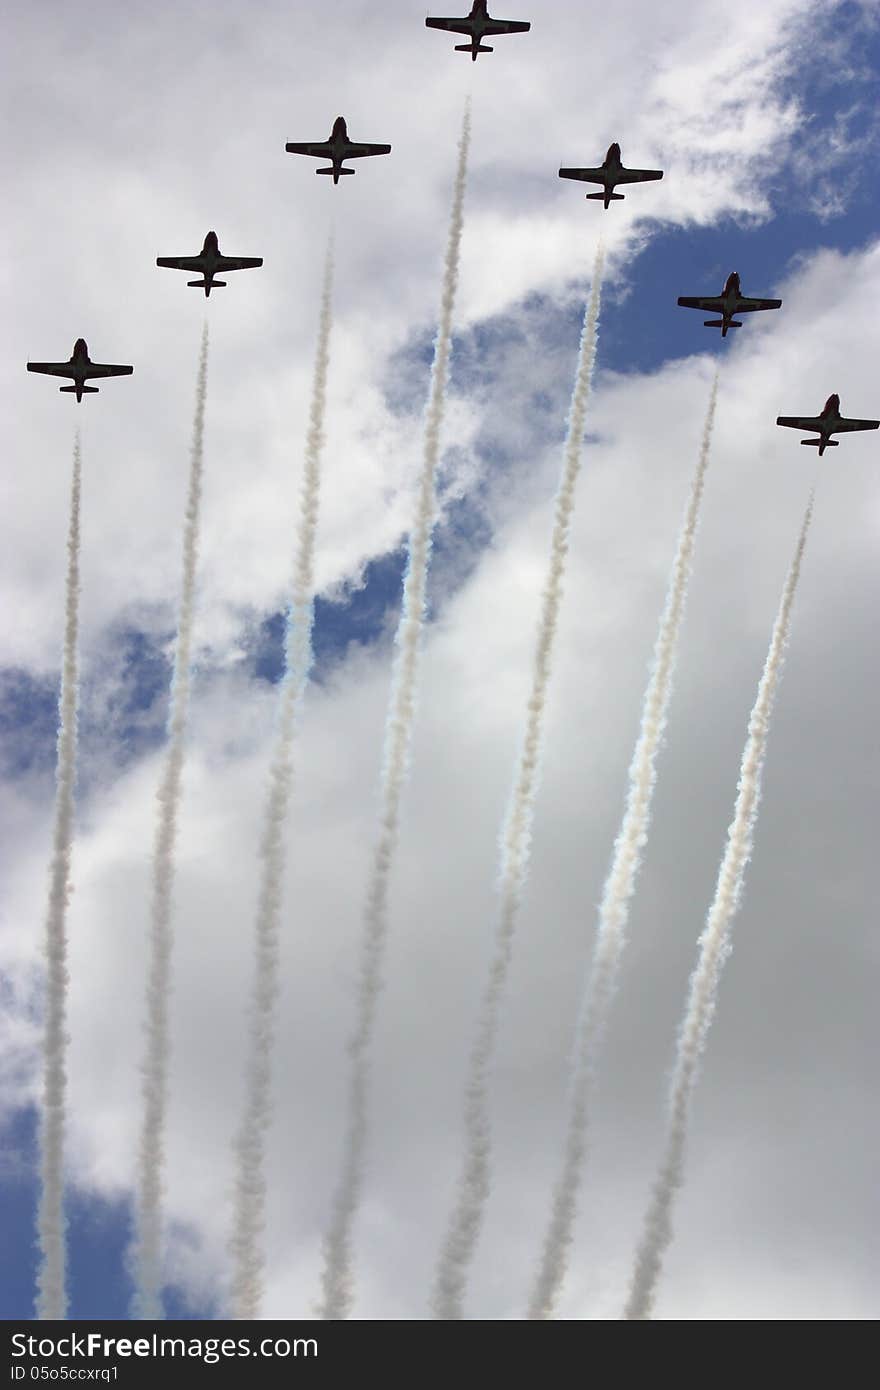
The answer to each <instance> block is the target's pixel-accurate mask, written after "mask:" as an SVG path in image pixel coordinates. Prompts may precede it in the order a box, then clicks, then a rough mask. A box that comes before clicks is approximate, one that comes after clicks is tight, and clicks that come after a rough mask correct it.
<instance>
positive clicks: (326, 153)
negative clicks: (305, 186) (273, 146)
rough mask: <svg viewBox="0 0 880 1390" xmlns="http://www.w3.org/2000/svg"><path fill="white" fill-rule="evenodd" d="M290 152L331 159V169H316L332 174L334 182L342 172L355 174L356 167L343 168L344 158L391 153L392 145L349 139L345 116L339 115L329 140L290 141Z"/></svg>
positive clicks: (336, 181) (316, 171)
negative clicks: (368, 143)
mask: <svg viewBox="0 0 880 1390" xmlns="http://www.w3.org/2000/svg"><path fill="white" fill-rule="evenodd" d="M284 148H285V149H286V150H287V153H288V154H308V155H313V156H314V158H315V159H330V160H332V165H331V167H330V168H329V169H316V170H315V173H316V174H332V175H333V182H334V184H337V183H338V182H339V176H340V174H354V173H356V172H357V171H356V170H355V169H343V167H342V161H343V159H362V158H364V156H366V155H369V154H390V153H391V146H390V145H358V144H356V143H355V142H354V141H353V140H349V138H348V131H347V129H346V126H345V117H344V116H337V117H336V120H335V121H334V122H333V129H332V130H331V132H330V139H329V140H322V141H319V142H318V143H317V144H311V145H310V144H303V145H295V144H291V143H288V144H286V145H285V146H284Z"/></svg>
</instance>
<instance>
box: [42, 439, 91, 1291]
mask: <svg viewBox="0 0 880 1390" xmlns="http://www.w3.org/2000/svg"><path fill="white" fill-rule="evenodd" d="M81 480H82V450H81V448H80V437H79V431H77V434H76V440H75V443H74V446H73V477H72V481H71V488H70V524H69V529H68V533H67V584H66V592H65V603H64V655H63V658H62V666H61V694H60V698H59V701H58V714H59V723H58V764H57V768H56V774H55V775H56V788H55V830H54V835H53V840H52V861H51V865H50V868H49V907H48V911H47V914H46V968H47V981H46V1005H45V1009H46V1017H45V1028H46V1031H45V1038H44V1043H43V1114H42V1124H41V1130H40V1182H41V1191H40V1201H39V1208H38V1211H37V1240H38V1243H39V1248H40V1265H39V1269H38V1271H37V1299H36V1310H35V1311H36V1315H37V1317H38V1318H65V1317H66V1316H67V1289H66V1284H65V1273H66V1268H65V1267H66V1252H65V1223H64V1206H63V1203H64V1118H65V1102H66V1095H67V1071H66V1067H65V1058H66V1053H67V1035H66V1032H65V1022H66V1017H67V985H68V975H67V935H66V931H65V926H66V918H67V904H68V901H69V899H70V858H71V848H72V843H73V821H74V811H75V803H74V790H75V782H76V738H77V714H76V707H77V682H78V671H77V641H78V636H79V509H80V490H81Z"/></svg>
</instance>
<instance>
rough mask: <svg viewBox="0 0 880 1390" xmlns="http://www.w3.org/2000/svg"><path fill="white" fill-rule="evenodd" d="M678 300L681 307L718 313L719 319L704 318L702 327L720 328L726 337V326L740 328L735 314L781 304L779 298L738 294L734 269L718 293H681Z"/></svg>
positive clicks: (770, 307) (737, 278) (775, 307)
mask: <svg viewBox="0 0 880 1390" xmlns="http://www.w3.org/2000/svg"><path fill="white" fill-rule="evenodd" d="M678 302H679V304H680V305H681V306H682V308H683V309H702V310H703V311H704V312H705V313H707V314H720V315H721V318H720V319H706V321H705V323H704V324H703V327H704V328H720V329H721V336H722V338H726V337H727V330H728V328H742V324H741V323H737V322H736V319H735V315H736V314H751V313H754V312H756V311H757V310H758V309H779V308H780V307H781V305H782V300H781V299H749V298H748V297H747V296H746V295H744V294H740V288H739V275H738V274H737V272H736V271H735V270H732V271H731V272H730V274H729V275H728V277H727V283H726V284H725V286H724V289H723V290H722V291H721V293H720V295H715V296H711V295H710V296H708V297H706V298H700V296H699V295H697V296H696V297H695V298H688V297H687V296H685V295H682V296H680V298H679V301H678Z"/></svg>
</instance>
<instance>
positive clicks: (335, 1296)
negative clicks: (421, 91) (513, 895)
mask: <svg viewBox="0 0 880 1390" xmlns="http://www.w3.org/2000/svg"><path fill="white" fill-rule="evenodd" d="M470 138H471V115H470V100H468V102H467V104H466V105H465V111H464V119H463V121H462V127H461V138H460V140H459V144H458V166H457V169H456V174H455V184H454V188H453V195H452V213H451V216H450V219H449V238H448V241H447V244H446V263H445V269H444V274H443V293H442V298H441V303H440V322H439V324H438V327H437V338H436V342H435V344H434V362H433V366H432V368H431V386H430V392H429V396H428V406H427V411H426V414H425V447H424V455H423V461H422V474H421V480H420V484H419V494H418V501H417V504H416V516H415V521H414V523H413V528H412V532H411V534H410V538H409V559H408V563H407V570H406V577H405V579H404V585H403V608H402V611H401V615H400V622H399V624H398V628H397V636H396V646H397V653H396V658H395V669H394V675H393V679H392V685H391V695H390V699H389V705H388V714H387V717H386V723H385V740H384V747H383V754H382V776H381V812H380V818H379V832H378V836H377V839H376V845H375V850H374V853H373V862H372V866H371V868H370V877H369V883H368V887H367V897H366V904H365V910H364V935H363V945H362V953H361V960H360V982H359V985H358V993H357V1003H356V1023H355V1028H354V1032H353V1034H352V1036H351V1038H350V1040H349V1045H348V1046H349V1055H350V1058H351V1073H350V1080H349V1097H348V1119H347V1130H346V1137H345V1148H344V1155H343V1162H342V1174H341V1178H340V1182H339V1186H338V1188H337V1191H336V1196H335V1199H334V1203H333V1214H332V1217H331V1221H330V1227H329V1230H328V1232H327V1234H326V1236H325V1238H324V1269H323V1273H322V1289H323V1303H322V1305H321V1316H322V1317H323V1318H326V1319H334V1320H336V1319H340V1318H345V1317H348V1315H349V1313H350V1312H351V1308H352V1305H353V1303H354V1274H353V1270H352V1251H351V1228H352V1224H353V1221H354V1217H355V1214H356V1212H357V1208H358V1203H359V1201H360V1193H361V1187H362V1184H363V1168H364V1152H365V1149H366V1142H367V1088H368V1084H369V1071H370V1063H369V1052H370V1045H371V1042H372V1038H373V1027H374V1023H375V1017H376V1004H377V1002H378V998H379V991H380V989H381V986H382V979H381V972H382V964H383V960H384V956H385V944H386V940H387V936H388V881H389V877H390V874H391V865H392V862H393V858H394V850H395V847H396V845H397V832H398V824H399V820H400V800H401V795H402V793H403V787H404V783H405V781H406V775H407V769H408V763H409V746H410V740H411V734H412V726H413V719H414V716H415V694H416V679H417V675H418V658H419V647H420V641H421V634H422V624H423V622H424V613H425V590H426V585H427V579H428V562H429V560H430V553H431V528H432V526H433V522H434V506H435V476H436V472H437V463H438V460H439V456H440V430H441V426H442V424H443V411H444V406H445V402H446V381H447V377H448V375H449V352H450V347H451V342H452V311H453V308H454V305H455V291H456V288H457V286H458V266H459V258H460V253H461V235H462V228H463V225H464V193H465V184H466V181H467V158H468V148H469V146H470Z"/></svg>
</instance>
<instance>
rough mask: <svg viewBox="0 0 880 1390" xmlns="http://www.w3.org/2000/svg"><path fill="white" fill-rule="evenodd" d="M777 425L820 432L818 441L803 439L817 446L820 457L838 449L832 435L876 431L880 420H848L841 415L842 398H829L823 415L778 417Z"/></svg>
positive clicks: (834, 396)
mask: <svg viewBox="0 0 880 1390" xmlns="http://www.w3.org/2000/svg"><path fill="white" fill-rule="evenodd" d="M776 423H777V425H790V426H791V428H792V429H793V430H818V431H819V436H820V437H819V438H818V439H802V440H801V443H802V444H814V445H815V444H817V445H818V446H819V457H820V458H821V457H822V455H823V454H824V452H825V450H826V449H836V448H837V446H838V444H839V443H840V440H839V439H831V438H829V436H830V435H832V434H844V433H846V432H847V431H848V430H876V429H878V428H880V420H846V419H844V417H843V416H842V415H841V413H840V397H839V396H837V395H833V396H829V397H828V399H827V401H826V402H825V405H824V407H823V410H822V414H821V415H814V416H811V415H778V416H777V417H776Z"/></svg>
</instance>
